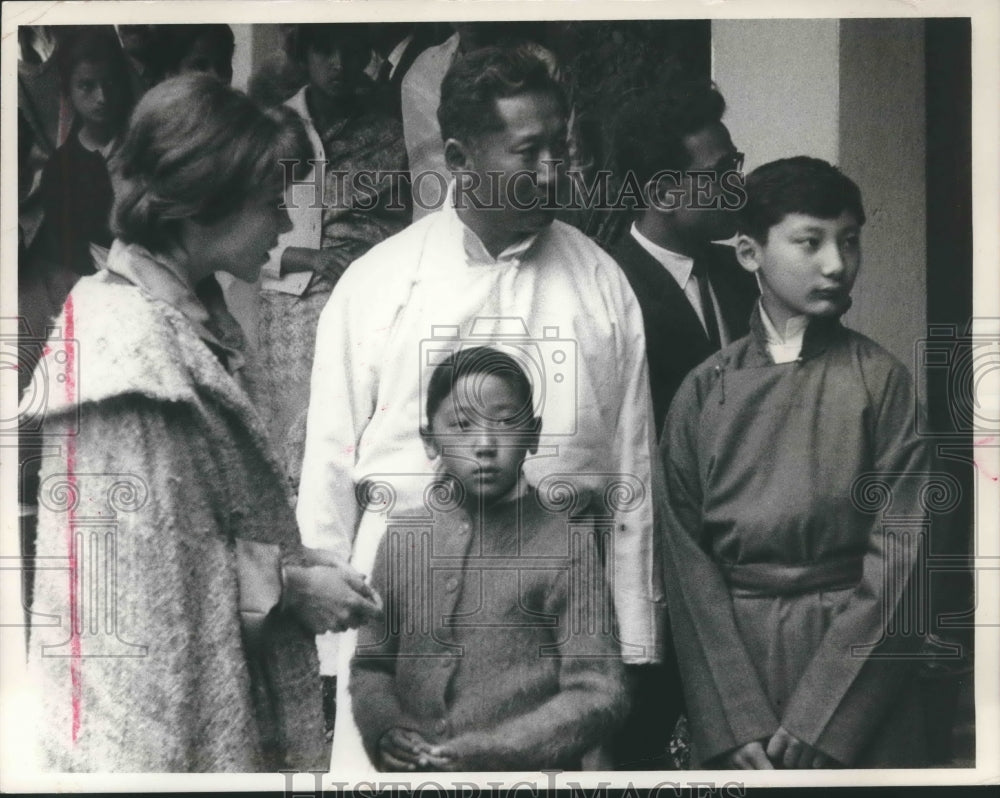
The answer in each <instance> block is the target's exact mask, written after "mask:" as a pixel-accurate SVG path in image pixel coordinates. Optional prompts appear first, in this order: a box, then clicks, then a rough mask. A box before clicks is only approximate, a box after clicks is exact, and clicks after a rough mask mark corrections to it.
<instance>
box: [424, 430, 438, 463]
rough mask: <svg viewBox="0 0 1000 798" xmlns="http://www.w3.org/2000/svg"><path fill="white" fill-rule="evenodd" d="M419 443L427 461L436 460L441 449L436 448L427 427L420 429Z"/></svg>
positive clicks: (432, 436)
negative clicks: (421, 444)
mask: <svg viewBox="0 0 1000 798" xmlns="http://www.w3.org/2000/svg"><path fill="white" fill-rule="evenodd" d="M420 442H421V443H423V445H424V451H425V452H426V453H427V459H428V460H436V459H437V458H438V455H440V454H441V447H440V446H438V444H437V440H435V438H434V435H433V433H432V432H431V431H430V430H429V429H427V427H424V426H421V427H420Z"/></svg>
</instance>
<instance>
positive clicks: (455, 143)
mask: <svg viewBox="0 0 1000 798" xmlns="http://www.w3.org/2000/svg"><path fill="white" fill-rule="evenodd" d="M444 162H445V165H446V166H447V167H448V169H450V170H451V171H452V172H459V171H462V170H468V169H472V167H473V159H472V152H471V151H470V149H469V148H468V146H466V144H465V143H463V142H461V141H459V140H458V139H448V140H447V141H446V142H445V143H444Z"/></svg>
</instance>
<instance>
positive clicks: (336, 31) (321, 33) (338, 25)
mask: <svg viewBox="0 0 1000 798" xmlns="http://www.w3.org/2000/svg"><path fill="white" fill-rule="evenodd" d="M337 49H339V50H340V51H341V53H345V52H346V53H348V54H350V55H351V56H353V57H354V58H355V59H356V60H361V61H364V64H362V68H363V67H365V66H367V65H368V61H369V60H370V59H371V49H372V37H371V30H370V28H369V26H368V25H367V24H366V23H363V22H323V23H319V22H313V23H304V24H301V25H296V26H295V27H294V28H292V31H291V33H290V34H289V36H288V39H287V40H286V52H287V53H288V56H289V58H291V59H292V60H293V61H295V62H296V63H298V64H301V65H303V66H304V65H305V64H306V59H308V57H309V51H310V50H312V51H314V52H317V53H327V54H329V53H332V52H333V51H334V50H337Z"/></svg>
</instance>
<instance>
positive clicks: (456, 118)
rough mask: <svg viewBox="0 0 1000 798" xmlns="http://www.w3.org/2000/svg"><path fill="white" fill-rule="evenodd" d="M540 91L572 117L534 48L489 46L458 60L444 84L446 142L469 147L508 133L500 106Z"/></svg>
mask: <svg viewBox="0 0 1000 798" xmlns="http://www.w3.org/2000/svg"><path fill="white" fill-rule="evenodd" d="M534 92H539V93H543V94H549V95H551V96H553V97H555V98H556V100H557V101H558V103H559V107H560V109H561V112H562V113H563V115H566V114H567V105H566V97H565V95H564V94H563V90H562V87H561V86H560V85H559V83H558V82H556V80H555V79H554V78H553V77H552V76H551V75H550V74H549V67H548V65H547V64H546V63H545V62H544V61H543V60H542V59H540V58H539V57H538V56H537V55H535V54H534V52H532V49H531V47H530V46H524V45H519V46H516V47H484V48H482V49H480V50H474V51H473V52H471V53H469V54H468V55H465V56H462V57H460V58H458V59H456V60H455V63H453V64H452V65H451V68H450V69H449V70H448V72H447V74H446V75H445V76H444V80H443V81H442V82H441V104H440V105H439V106H438V112H437V113H438V123H439V124H440V125H441V138H442V140H443V141H447V140H448V139H457V140H458V141H462V142H467V141H469V140H470V139H473V138H476V137H477V136H482V135H484V134H486V133H491V132H494V131H497V130H502V129H503V122H502V121H501V120H500V117H499V116H498V115H497V108H496V101H497V100H499V99H502V98H505V97H515V96H517V95H520V94H528V93H534Z"/></svg>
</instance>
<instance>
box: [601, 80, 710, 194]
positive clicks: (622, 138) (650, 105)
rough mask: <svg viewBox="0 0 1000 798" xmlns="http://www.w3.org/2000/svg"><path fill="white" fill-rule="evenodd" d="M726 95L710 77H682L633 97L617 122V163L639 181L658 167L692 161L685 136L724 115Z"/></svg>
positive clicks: (681, 165)
mask: <svg viewBox="0 0 1000 798" xmlns="http://www.w3.org/2000/svg"><path fill="white" fill-rule="evenodd" d="M725 112H726V101H725V100H724V99H723V97H722V95H721V94H720V93H719V91H718V89H717V88H716V87H715V84H714V83H712V82H711V81H710V80H700V79H691V78H683V79H678V80H675V81H673V82H671V83H668V84H660V85H659V86H655V87H653V88H651V89H648V90H646V91H645V92H643V93H642V94H640V95H638V96H637V97H635V98H633V99H632V100H630V101H629V102H628V103H627V104H626V105H625V107H624V108H622V110H621V112H620V114H619V116H618V121H617V122H616V123H615V133H614V150H615V160H616V161H617V165H618V169H619V171H620V173H621V174H622V175H623V176H624V175H625V174H626V173H628V172H632V173H633V174H634V175H635V177H636V179H637V180H638V182H639V185H640V186H644V185H646V183H647V182H649V180H650V179H651V178H652V177H653V175H655V174H656V173H657V172H659V171H661V170H664V169H671V170H675V171H678V172H682V171H684V170H685V169H687V168H688V167H689V166H690V165H691V155H690V153H689V152H688V149H687V147H686V146H685V144H684V138H685V137H686V136H690V135H691V134H692V133H697V132H698V131H700V130H704V129H705V128H707V127H708V126H709V125H714V124H718V123H719V122H721V121H722V115H723V114H724V113H725Z"/></svg>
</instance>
